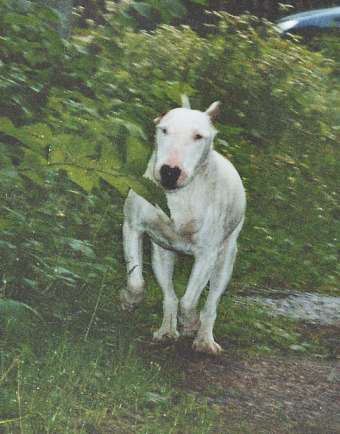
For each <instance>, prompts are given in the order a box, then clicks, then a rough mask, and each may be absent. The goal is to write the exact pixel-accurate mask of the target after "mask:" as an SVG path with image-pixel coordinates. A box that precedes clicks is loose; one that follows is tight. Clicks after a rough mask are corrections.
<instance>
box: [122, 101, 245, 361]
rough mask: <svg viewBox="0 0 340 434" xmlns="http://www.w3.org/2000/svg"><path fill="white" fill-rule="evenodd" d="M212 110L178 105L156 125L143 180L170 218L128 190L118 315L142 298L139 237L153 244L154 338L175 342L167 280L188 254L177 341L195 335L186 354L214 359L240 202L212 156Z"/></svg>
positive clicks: (230, 169)
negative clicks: (158, 320)
mask: <svg viewBox="0 0 340 434" xmlns="http://www.w3.org/2000/svg"><path fill="white" fill-rule="evenodd" d="M218 111H219V102H214V103H213V104H212V105H211V106H210V107H209V108H208V109H207V110H206V111H205V112H201V111H198V110H191V109H190V106H189V101H188V99H187V98H186V97H183V107H182V108H176V109H173V110H170V111H169V112H168V113H166V114H164V115H162V116H160V117H159V118H157V119H155V123H156V147H155V150H154V152H153V155H152V156H151V159H150V161H149V164H148V167H147V170H146V172H145V175H144V176H146V177H147V178H150V179H152V180H153V181H154V182H156V183H158V184H160V185H161V186H162V187H163V188H164V190H165V194H166V198H167V202H168V207H169V210H170V214H171V218H169V217H168V216H167V215H166V214H165V213H164V212H163V211H162V210H161V209H159V208H158V207H154V206H153V205H151V204H150V203H149V202H147V201H146V200H145V199H143V198H142V197H140V196H139V195H137V194H136V193H135V192H134V191H132V190H131V191H130V193H129V195H128V197H127V199H126V202H125V207H124V214H125V220H124V226H123V236H124V253H125V260H126V264H127V274H128V280H127V288H126V289H124V290H123V291H122V292H121V302H122V307H123V309H131V308H133V307H134V306H135V305H136V304H137V303H140V302H141V301H142V299H143V293H144V280H143V275H142V238H143V234H144V233H147V234H148V235H149V236H150V238H151V240H152V266H153V271H154V273H155V276H156V278H157V280H158V283H159V285H160V287H161V288H162V291H163V295H164V303H163V310H164V317H163V322H162V325H161V327H160V329H159V330H158V331H156V332H155V333H154V335H153V336H154V339H156V340H162V339H168V338H174V339H176V338H177V337H178V336H179V334H178V331H177V310H178V298H177V296H176V293H175V291H174V286H173V281H172V275H173V270H174V262H175V258H176V252H183V253H186V254H190V255H193V256H194V260H195V262H194V266H193V269H192V271H191V275H190V279H189V282H188V286H187V288H186V291H185V294H184V296H183V297H182V299H181V300H180V318H179V320H180V324H181V332H182V334H184V335H191V334H195V333H196V332H197V334H196V337H195V340H194V343H193V348H194V349H195V350H197V351H203V352H208V353H213V354H216V353H219V352H220V351H221V350H222V349H221V347H220V345H218V344H217V343H216V342H215V340H214V336H213V326H214V322H215V319H216V310H217V304H218V302H219V299H220V297H221V295H222V294H223V292H224V291H225V289H226V287H227V285H228V282H229V280H230V277H231V274H232V270H233V264H234V260H235V256H236V251H237V246H236V241H237V238H238V235H239V233H240V231H241V228H242V225H243V221H244V214H245V207H246V199H245V192H244V188H243V185H242V181H241V179H240V176H239V174H238V173H237V171H236V169H235V168H234V166H233V165H232V164H231V163H230V162H229V161H228V160H226V159H225V158H224V157H222V156H221V155H220V154H219V153H217V152H216V151H214V150H213V140H214V137H215V134H216V130H215V128H214V127H213V125H212V120H213V119H215V117H216V115H217V114H218ZM208 282H209V283H210V284H209V294H208V297H207V300H206V303H205V306H204V308H203V309H202V311H201V312H200V315H198V314H197V311H196V307H197V304H198V301H199V297H200V295H201V293H202V291H203V289H204V288H205V286H206V285H207V284H208Z"/></svg>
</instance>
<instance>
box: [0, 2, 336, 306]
mask: <svg viewBox="0 0 340 434" xmlns="http://www.w3.org/2000/svg"><path fill="white" fill-rule="evenodd" d="M9 4H10V3H9V2H6V1H4V0H2V1H1V3H0V5H1V18H0V20H1V38H2V42H3V44H2V45H1V48H0V56H1V62H2V63H1V64H0V67H1V93H0V102H1V115H2V118H1V121H0V134H1V136H0V148H1V162H0V165H1V180H0V181H1V189H2V191H1V195H2V203H1V210H0V225H1V231H2V237H1V244H0V251H1V259H2V260H1V267H2V270H1V273H2V282H3V286H2V288H3V289H2V293H3V295H4V296H6V297H13V298H16V299H21V300H25V301H27V300H32V299H34V300H35V302H37V300H38V299H41V295H43V296H44V300H50V299H51V298H52V299H54V300H56V299H59V300H60V304H61V305H62V306H63V300H64V302H65V303H66V304H69V306H73V305H77V303H78V302H79V299H80V298H82V300H83V301H82V303H84V304H85V305H86V303H87V301H86V300H87V297H89V299H92V297H91V295H92V296H93V297H96V295H97V292H96V291H95V292H93V291H92V288H97V287H98V283H97V282H98V281H105V285H108V281H110V280H111V281H116V282H117V286H119V285H121V284H122V283H121V281H122V280H123V279H122V277H121V276H122V273H123V267H122V264H121V262H122V260H121V256H122V255H121V244H120V223H121V206H122V200H121V198H122V197H124V196H125V195H126V193H127V191H128V189H129V188H130V187H131V186H132V187H133V188H134V189H135V190H136V191H137V192H139V193H141V194H142V195H144V196H145V197H146V198H148V199H149V200H152V201H153V202H155V201H159V200H161V196H160V195H159V193H158V189H157V188H156V186H153V185H152V184H151V183H150V182H148V181H146V180H143V179H142V178H141V174H142V173H143V170H144V167H145V164H146V161H147V159H148V157H149V155H150V153H151V151H152V145H151V143H152V141H153V138H152V136H153V124H152V119H153V118H154V117H155V116H156V115H157V114H158V113H160V112H162V111H164V109H169V108H171V107H174V106H176V105H178V101H179V99H180V94H181V93H183V92H184V93H187V94H188V95H189V96H190V97H191V100H192V104H193V106H194V107H197V108H201V109H204V108H205V107H207V106H208V104H210V103H211V102H212V101H213V100H215V99H217V98H218V99H220V100H221V101H222V103H223V115H222V118H221V122H220V124H219V125H218V127H219V130H220V133H221V134H220V138H219V139H217V142H216V146H217V147H218V149H219V150H220V151H221V152H222V153H224V154H225V155H227V156H229V157H230V158H231V160H232V161H234V162H235V164H236V166H237V167H238V168H239V170H240V172H241V174H242V175H243V178H244V181H245V184H246V187H247V189H248V191H249V209H248V225H247V227H246V230H245V231H244V234H243V238H242V250H241V254H240V262H239V266H238V267H237V270H238V272H237V275H236V280H234V281H235V282H236V284H237V285H241V286H248V285H270V286H274V287H275V286H284V287H286V286H294V287H299V288H310V287H313V288H324V289H330V290H331V289H332V288H334V287H335V283H336V279H337V277H338V276H339V269H338V268H337V263H336V258H337V256H336V253H337V252H336V240H335V239H334V238H335V234H336V228H337V227H338V226H337V225H338V224H339V223H338V219H337V216H338V212H339V211H338V207H337V202H336V187H335V175H336V173H337V171H338V163H337V161H338V159H337V153H338V150H337V147H336V146H335V144H336V142H337V141H338V139H339V130H338V128H337V127H336V124H335V123H334V120H335V118H336V114H335V113H334V110H332V107H331V104H332V103H330V102H329V100H330V98H329V97H330V95H329V91H328V88H327V80H325V77H327V75H328V74H329V73H330V71H331V68H330V66H329V62H327V61H325V60H324V58H323V57H322V55H320V54H317V53H311V52H309V51H308V50H307V49H306V48H303V47H302V46H299V45H298V44H295V43H293V42H289V41H284V40H281V39H280V38H279V37H278V35H277V34H276V33H275V30H274V29H272V28H271V27H270V26H269V25H267V24H266V23H264V22H263V21H259V20H257V19H255V18H254V17H249V16H248V17H232V16H230V15H227V14H219V15H218V16H217V17H218V19H219V26H218V27H217V28H216V29H215V31H214V32H213V33H212V34H211V35H210V36H209V37H208V38H202V37H200V36H198V35H197V34H196V33H194V32H193V31H192V30H190V29H189V28H186V27H183V28H177V29H176V28H174V27H170V26H162V27H160V28H159V29H157V30H156V31H155V32H153V33H146V32H139V33H136V32H133V31H131V30H125V29H124V26H122V24H121V22H120V21H119V20H118V21H117V20H116V19H114V20H113V21H112V22H111V23H108V24H107V25H106V26H105V27H103V28H97V29H96V30H94V31H93V32H91V33H90V34H89V35H88V36H87V37H85V38H84V37H75V38H74V39H73V40H72V41H69V42H65V41H64V40H62V39H60V37H59V36H58V34H57V33H56V32H55V31H53V30H52V28H53V23H54V20H55V19H56V17H55V16H54V14H53V13H51V12H50V11H49V10H48V9H39V11H38V10H37V11H34V13H28V14H27V15H23V14H22V13H20V12H18V11H15V10H14V9H13V8H12V7H11V6H9ZM27 35H28V36H27ZM112 243H113V244H114V246H113V248H112ZM297 258H298V260H297ZM288 269H289V270H290V271H289V274H288V273H287V270H288ZM85 295H86V296H85Z"/></svg>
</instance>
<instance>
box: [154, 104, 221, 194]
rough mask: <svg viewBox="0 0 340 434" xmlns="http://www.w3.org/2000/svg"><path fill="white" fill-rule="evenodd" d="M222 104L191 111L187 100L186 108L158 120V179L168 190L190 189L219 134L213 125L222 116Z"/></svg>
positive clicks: (155, 175) (155, 167) (155, 166)
mask: <svg viewBox="0 0 340 434" xmlns="http://www.w3.org/2000/svg"><path fill="white" fill-rule="evenodd" d="M219 105H220V103H219V102H214V103H213V104H211V106H210V107H209V108H208V109H207V110H206V111H205V112H201V111H199V110H191V108H190V105H189V101H188V99H187V98H186V97H183V107H181V108H175V109H173V110H170V111H169V112H167V113H165V114H163V115H161V116H159V117H158V118H156V119H155V123H156V152H155V155H156V158H155V165H154V177H155V179H156V180H157V181H158V182H159V183H160V184H161V185H162V186H163V187H164V188H165V189H166V190H176V189H178V188H181V187H184V186H185V185H187V184H188V183H189V182H190V181H191V180H192V179H193V177H194V176H195V174H196V173H197V171H198V169H199V168H200V167H201V165H202V164H203V163H204V162H205V161H206V159H207V156H208V155H209V151H210V150H211V148H212V144H213V140H214V137H215V134H216V129H215V128H214V126H213V124H212V121H213V120H214V119H215V118H216V116H217V115H218V112H219Z"/></svg>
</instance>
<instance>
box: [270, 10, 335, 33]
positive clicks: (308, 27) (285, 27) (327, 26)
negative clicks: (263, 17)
mask: <svg viewBox="0 0 340 434" xmlns="http://www.w3.org/2000/svg"><path fill="white" fill-rule="evenodd" d="M276 25H277V27H278V28H279V31H280V32H281V33H282V34H283V35H285V34H288V33H293V34H298V35H302V36H308V35H309V34H315V33H323V32H330V31H338V32H339V33H340V7H334V8H327V9H316V10H311V11H308V12H301V13H299V14H294V15H288V16H287V17H284V18H281V19H280V20H279V21H277V23H276Z"/></svg>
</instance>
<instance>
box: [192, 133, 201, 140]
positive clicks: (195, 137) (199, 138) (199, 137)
mask: <svg viewBox="0 0 340 434" xmlns="http://www.w3.org/2000/svg"><path fill="white" fill-rule="evenodd" d="M201 139H203V136H202V135H201V134H195V135H194V140H201Z"/></svg>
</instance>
